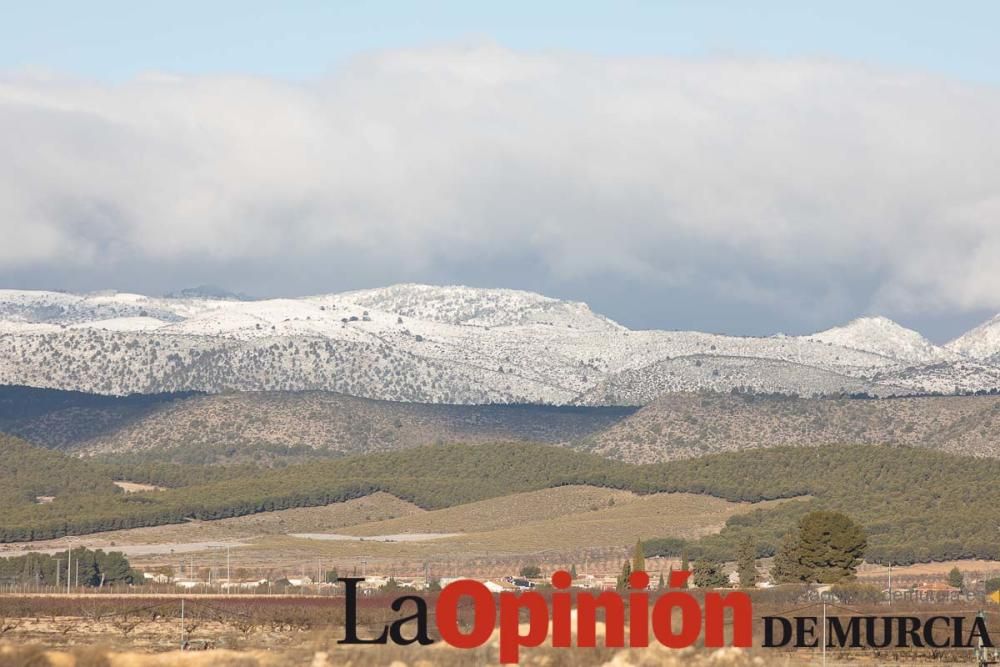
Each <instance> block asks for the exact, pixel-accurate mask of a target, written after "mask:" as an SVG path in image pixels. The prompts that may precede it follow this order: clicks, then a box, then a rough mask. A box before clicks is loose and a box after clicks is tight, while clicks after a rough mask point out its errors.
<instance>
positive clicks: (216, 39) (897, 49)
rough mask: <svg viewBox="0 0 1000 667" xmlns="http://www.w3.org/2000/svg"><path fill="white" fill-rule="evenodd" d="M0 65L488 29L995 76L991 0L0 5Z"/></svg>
mask: <svg viewBox="0 0 1000 667" xmlns="http://www.w3.org/2000/svg"><path fill="white" fill-rule="evenodd" d="M0 5H2V16H3V20H2V22H0V67H3V68H7V69H11V68H23V67H44V68H51V69H54V70H58V71H60V72H63V73H73V74H77V75H83V76H88V77H97V78H102V79H111V80H120V79H123V78H128V77H130V76H132V75H134V74H135V73H137V72H141V71H144V70H163V71H169V72H181V73H190V74H206V73H212V74H214V73H220V72H224V73H248V74H259V75H267V76H274V77H281V78H309V77H315V76H320V75H323V74H324V73H326V72H328V71H329V70H330V69H331V68H334V67H336V66H337V65H338V64H339V63H341V62H343V60H344V59H346V58H349V57H350V56H351V55H353V54H356V53H359V52H364V51H368V50H372V49H395V48H402V47H422V46H426V45H429V44H438V43H442V42H459V43H460V42H463V41H465V40H470V39H471V40H479V39H492V40H495V41H497V42H499V43H500V44H502V45H504V46H507V47H510V48H514V49H528V50H553V49H555V50H576V51H582V52H587V53H594V54H602V55H671V56H681V57H684V56H695V57H700V56H705V55H716V54H723V55H735V56H769V57H779V58H780V57H800V56H808V57H816V56H818V57H835V58H841V59H848V60H856V61H862V62H868V63H873V64H879V65H883V66H889V67H904V68H917V69H923V70H927V71H931V72H938V73H943V74H947V75H950V76H954V77H958V78H961V79H966V80H970V81H978V82H988V83H998V82H1000V67H997V63H1000V39H997V37H996V29H997V26H998V25H1000V3H997V2H989V1H986V0H984V1H978V2H972V1H968V0H966V1H953V2H940V1H938V2H931V1H929V0H911V1H909V2H889V1H885V0H884V1H881V2H880V1H875V2H872V1H870V0H869V1H866V2H859V1H855V0H838V1H828V2H795V1H788V0H783V1H766V0H761V1H757V2H736V1H729V2H724V1H719V0H716V1H712V0H705V1H701V2H696V1H691V2H636V1H628V0H622V1H619V2H588V1H583V0H579V1H575V2H565V1H553V2H537V1H536V2H512V1H508V2H492V3H487V2H469V1H464V2H457V1H448V2H445V1H434V0H427V1H425V2H357V1H341V2H336V1H333V2H316V1H310V2H304V1H297V2H296V1H289V2H265V1H260V0H244V1H241V2H234V1H231V0H214V1H210V2H204V1H202V2H192V1H189V0H176V1H173V2H134V1H128V2H126V1H120V0H119V1H114V2H109V1H107V0H92V1H91V2H67V1H65V0H64V1H62V2H53V1H52V0H36V1H34V2H3V3H0Z"/></svg>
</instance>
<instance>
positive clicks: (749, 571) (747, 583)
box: [736, 535, 758, 588]
mask: <svg viewBox="0 0 1000 667" xmlns="http://www.w3.org/2000/svg"><path fill="white" fill-rule="evenodd" d="M736 572H737V574H739V577H740V586H741V587H743V588H753V587H754V586H756V585H757V578H758V574H757V547H756V546H755V545H754V543H753V538H752V537H750V536H749V535H747V536H746V537H745V538H744V539H743V541H742V542H740V546H739V549H738V550H737V551H736Z"/></svg>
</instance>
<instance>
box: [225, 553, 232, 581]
mask: <svg viewBox="0 0 1000 667" xmlns="http://www.w3.org/2000/svg"><path fill="white" fill-rule="evenodd" d="M229 563H230V561H229V545H228V544H227V545H226V586H227V587H232V585H233V575H232V573H231V571H230V566H229Z"/></svg>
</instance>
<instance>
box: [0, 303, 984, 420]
mask: <svg viewBox="0 0 1000 667" xmlns="http://www.w3.org/2000/svg"><path fill="white" fill-rule="evenodd" d="M974 331H975V330H974ZM970 333H971V332H970ZM986 338H989V337H988V336H986ZM989 340H992V339H989ZM985 345H987V343H982V344H981V345H980V347H978V348H976V349H977V350H980V351H982V350H981V348H983V347H984V346H985ZM997 345H998V350H1000V334H998V337H997ZM955 348H956V346H954V345H952V344H949V346H945V347H941V346H936V345H934V344H933V343H930V342H929V341H927V339H926V338H924V337H923V336H921V335H920V334H919V333H917V332H915V331H912V330H909V329H905V328H904V327H901V326H900V325H898V324H896V323H895V322H892V321H891V320H888V319H887V318H881V317H868V318H859V319H856V320H854V321H852V322H850V323H848V324H847V325H844V326H841V327H834V328H831V329H827V330H825V331H821V332H817V333H815V334H810V335H806V336H785V335H781V334H777V335H774V336H767V337H749V336H727V335H721V334H709V333H702V332H697V331H665V330H631V329H628V328H627V327H625V326H623V325H621V324H619V323H617V322H615V321H613V320H611V319H609V318H607V317H605V316H603V315H600V314H598V313H595V312H594V311H592V310H591V309H590V308H589V306H587V305H586V304H585V303H582V302H574V301H564V300H559V299H554V298H551V297H547V296H544V295H541V294H536V293H533V292H526V291H520V290H509V289H481V288H471V287H464V286H433V285H419V284H401V285H393V286H390V287H383V288H373V289H366V290H355V291H351V292H343V293H339V294H338V293H332V294H321V295H314V296H308V297H301V298H295V299H287V298H285V299H262V300H254V301H239V300H234V299H219V298H215V297H207V298H201V297H197V298H192V297H188V298H170V297H147V296H144V295H141V294H133V293H127V292H100V293H94V294H87V295H77V294H70V293H64V292H44V291H27V290H0V355H2V356H0V383H5V384H24V385H31V386H40V387H51V388H59V389H70V390H80V391H87V392H96V393H106V394H128V393H159V392H164V391H167V392H169V391H204V392H219V391H225V390H240V391H245V390H309V389H322V390H330V391H337V392H342V393H347V394H351V395H355V396H360V397H365V398H375V399H385V400H403V401H417V402H430V403H548V404H592V405H603V404H623V403H624V404H635V403H642V402H648V401H650V400H652V399H653V398H655V397H656V396H657V395H659V394H660V393H664V392H669V391H694V390H699V389H711V390H714V391H728V390H733V389H737V390H748V391H758V392H768V393H790V394H791V393H794V394H798V395H806V396H810V395H823V396H828V395H836V394H845V393H866V394H871V395H874V396H892V395H906V394H919V393H952V392H955V391H958V392H974V391H984V390H989V389H993V388H995V387H997V386H1000V364H998V363H996V362H997V360H996V359H993V358H992V357H991V356H989V355H986V354H980V355H979V356H977V357H972V356H966V355H964V354H962V353H961V352H960V351H958V350H957V349H955ZM608 387H611V388H612V390H610V391H609V390H607V388H608ZM609 395H610V396H611V398H608V396H609Z"/></svg>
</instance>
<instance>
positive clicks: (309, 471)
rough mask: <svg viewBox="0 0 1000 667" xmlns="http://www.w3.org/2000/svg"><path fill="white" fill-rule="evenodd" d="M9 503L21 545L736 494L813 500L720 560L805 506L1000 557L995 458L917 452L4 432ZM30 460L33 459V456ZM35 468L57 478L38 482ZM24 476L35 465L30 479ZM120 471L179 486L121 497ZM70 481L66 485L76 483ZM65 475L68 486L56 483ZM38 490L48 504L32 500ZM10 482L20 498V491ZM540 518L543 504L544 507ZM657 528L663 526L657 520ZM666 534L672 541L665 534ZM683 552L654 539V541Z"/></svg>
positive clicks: (7, 532)
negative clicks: (194, 454)
mask: <svg viewBox="0 0 1000 667" xmlns="http://www.w3.org/2000/svg"><path fill="white" fill-rule="evenodd" d="M0 455H2V459H3V460H4V461H9V460H11V459H12V458H13V459H17V460H19V461H21V462H22V463H21V464H19V465H15V466H13V467H12V466H11V465H9V464H4V465H3V466H0V488H3V489H4V490H5V491H4V499H5V500H4V503H5V508H4V510H5V511H4V512H3V515H2V516H3V518H2V519H0V540H3V541H20V540H31V539H44V538H49V537H56V536H60V535H64V534H67V533H78V534H82V533H89V532H96V531H101V530H110V529H117V528H130V527H137V526H149V525H160V524H166V523H179V522H182V521H184V520H186V519H188V518H198V519H203V520H212V519H220V518H225V517H232V516H240V515H247V514H253V513H256V512H264V511H270V510H277V509H285V508H291V507H304V506H316V505H324V504H329V503H333V502H339V501H343V500H346V499H349V498H355V497H359V496H363V495H366V494H370V493H372V492H374V491H377V490H379V491H385V492H387V493H391V494H393V495H396V496H398V497H400V498H403V499H406V500H409V501H412V502H414V503H416V504H417V505H419V506H421V507H424V508H428V509H433V508H442V507H450V506H454V505H459V504H463V503H467V502H471V501H475V500H483V499H486V498H492V497H498V496H503V495H507V494H510V493H516V492H522V491H531V490H537V489H543V488H551V487H555V486H560V485H566V484H589V485H594V486H603V487H613V488H620V489H627V490H631V491H634V492H636V493H641V494H646V493H654V492H665V491H686V492H693V493H704V494H708V495H712V496H716V497H720V498H724V499H726V500H731V501H759V500H765V499H776V498H790V497H797V496H808V497H809V500H808V501H806V502H797V503H788V504H786V505H783V506H782V507H777V508H769V509H766V510H759V511H756V512H751V513H750V514H747V515H744V516H739V517H734V518H732V519H730V520H729V522H728V524H727V526H726V528H725V529H724V530H723V531H722V533H721V534H720V535H717V536H711V537H708V538H704V539H703V540H701V541H700V542H698V543H697V544H695V545H686V546H685V549H686V550H688V551H689V553H691V554H692V555H694V554H696V553H702V552H706V553H710V554H712V555H715V556H718V557H725V556H728V555H730V554H731V553H732V550H733V548H734V544H735V541H736V540H738V539H739V538H740V537H742V536H743V535H745V534H747V533H750V534H752V535H753V536H754V538H755V540H756V541H757V543H758V545H759V547H760V550H761V553H762V554H767V553H770V552H771V551H772V550H773V548H774V546H775V544H776V543H777V541H778V539H779V537H780V535H781V534H783V532H784V531H786V530H787V529H788V528H789V527H790V526H791V525H792V524H793V523H794V521H795V520H796V519H797V517H798V516H799V515H800V514H801V513H802V512H804V511H807V510H808V509H814V508H819V507H822V508H830V509H837V510H841V511H844V512H846V513H848V514H850V515H851V516H853V517H854V518H856V519H857V520H858V521H860V522H861V523H862V524H863V525H864V526H865V527H866V529H867V530H868V532H869V535H870V540H869V543H870V545H871V547H870V549H869V556H870V557H871V558H873V559H876V560H880V559H891V560H892V561H893V562H896V563H906V562H914V561H926V560H944V559H951V558H962V557H979V558H1000V540H997V539H996V538H997V528H996V526H997V525H998V523H1000V521H998V520H1000V485H998V483H997V480H1000V462H998V461H994V460H988V459H973V458H968V457H960V456H955V455H951V454H945V453H940V452H933V451H928V450H925V449H917V448H913V449H910V448H891V447H877V446H845V447H836V446H824V447H814V448H774V449H767V450H756V451H747V452H735V453H727V454H719V455H713V456H707V457H704V458H701V459H691V460H683V461H672V462H668V463H661V464H651V465H630V464H626V463H622V462H618V461H611V460H607V459H603V458H600V457H598V456H594V455H589V454H581V453H578V452H574V451H572V450H568V449H565V448H559V447H551V446H544V445H532V444H523V443H517V444H492V445H476V446H472V445H437V446H429V447H423V448H417V449H408V450H403V451H398V452H389V453H381V454H372V455H368V456H357V457H350V458H343V459H335V460H328V461H319V462H314V463H311V464H309V465H301V466H290V467H288V468H284V469H282V470H270V469H269V470H252V469H249V468H241V469H229V470H225V471H224V470H223V469H220V468H211V467H207V466H206V467H194V466H189V467H181V466H169V465H163V464H158V465H157V466H150V465H137V466H117V467H115V466H109V465H105V464H95V463H91V462H86V461H79V460H75V459H70V458H68V457H63V456H62V455H60V454H56V453H53V452H48V451H44V450H37V449H35V448H31V447H28V446H26V445H24V444H23V443H21V442H19V441H17V440H14V439H10V438H5V439H0ZM33 457H34V458H33ZM39 466H44V468H45V469H47V471H48V472H47V475H50V476H52V480H53V481H51V482H50V483H49V486H45V487H42V486H38V484H40V483H41V482H40V481H39V479H37V478H39V477H40V476H39V475H36V474H33V473H32V472H31V471H34V470H37V468H38V467H39ZM25 470H28V472H27V473H26V472H25ZM112 478H118V479H132V480H133V481H152V482H154V483H160V484H164V485H167V484H172V485H174V486H178V485H182V488H173V489H167V490H164V491H156V492H146V493H136V494H128V495H126V494H123V493H121V492H119V491H118V489H117V488H114V487H111V486H110V482H109V480H110V479H112ZM71 479H72V480H73V482H72V483H70V480H71ZM59 480H65V481H66V484H65V485H64V486H60V484H59ZM38 489H43V490H45V491H47V492H50V493H47V495H54V496H55V499H54V501H52V502H49V503H44V504H39V503H37V502H35V501H34V496H33V495H32V494H35V495H43V494H41V493H37V491H38ZM11 490H13V492H11ZM538 511H539V514H540V515H544V512H545V508H544V507H539V509H538ZM650 528H651V532H655V526H651V527H650ZM663 537H669V536H668V535H664V536H663ZM660 547H662V548H666V549H668V550H669V549H675V550H676V548H677V545H675V544H670V543H660V544H659V547H657V544H656V543H653V544H652V545H651V548H653V549H655V548H660Z"/></svg>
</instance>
